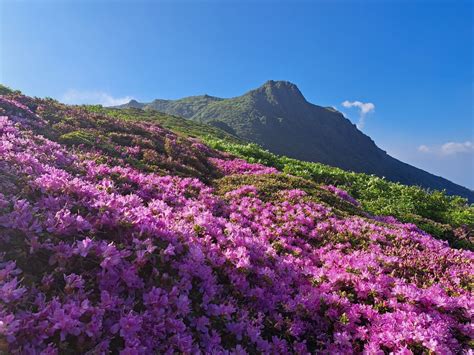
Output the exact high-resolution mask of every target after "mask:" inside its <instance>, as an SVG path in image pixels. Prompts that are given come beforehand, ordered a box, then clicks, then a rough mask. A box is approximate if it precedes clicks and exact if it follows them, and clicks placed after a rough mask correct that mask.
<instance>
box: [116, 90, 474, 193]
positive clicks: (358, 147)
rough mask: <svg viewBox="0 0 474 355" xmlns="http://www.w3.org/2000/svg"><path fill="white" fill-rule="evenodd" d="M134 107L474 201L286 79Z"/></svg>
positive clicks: (299, 155) (280, 150)
mask: <svg viewBox="0 0 474 355" xmlns="http://www.w3.org/2000/svg"><path fill="white" fill-rule="evenodd" d="M129 106H132V107H140V108H143V109H145V110H158V111H162V112H165V113H168V114H173V115H179V116H182V117H185V118H188V119H190V120H193V121H198V122H202V123H208V124H210V125H212V126H215V127H218V128H220V129H221V130H224V131H226V132H228V133H230V134H232V135H237V136H238V137H240V138H241V139H244V140H248V141H250V142H254V143H257V144H259V145H261V146H262V147H264V148H265V149H268V150H270V151H271V152H273V153H275V154H280V155H285V156H288V157H292V158H296V159H301V160H305V161H313V162H319V163H323V164H327V165H331V166H335V167H339V168H342V169H345V170H350V171H354V172H362V173H368V174H375V175H377V176H379V177H385V178H386V179H388V180H390V181H395V182H400V183H402V184H405V185H418V186H423V187H425V188H428V189H436V190H445V191H446V193H447V194H450V195H459V196H463V197H466V198H468V199H469V201H471V202H474V192H473V191H471V190H469V189H467V188H465V187H462V186H460V185H457V184H455V183H452V182H451V181H449V180H446V179H444V178H442V177H439V176H435V175H433V174H430V173H428V172H426V171H423V170H421V169H418V168H416V167H414V166H411V165H408V164H405V163H403V162H401V161H399V160H397V159H395V158H393V157H391V156H390V155H388V154H387V153H386V152H385V151H383V150H382V149H380V148H378V147H377V145H376V144H375V143H374V141H373V140H372V139H371V138H370V137H368V136H366V135H365V134H363V133H362V132H361V131H359V130H358V129H357V127H356V126H355V125H354V124H352V123H351V122H350V121H349V120H348V119H346V118H345V117H344V116H343V115H342V114H341V113H340V112H338V111H337V110H334V109H332V108H327V107H321V106H317V105H314V104H312V103H309V102H308V101H306V99H305V98H304V96H303V95H302V93H301V92H300V90H299V89H298V88H297V87H296V85H294V84H292V83H289V82H286V81H268V82H266V83H265V84H264V85H263V86H261V87H259V88H257V89H255V90H251V91H249V92H248V93H246V94H244V95H242V96H238V97H234V98H230V99H220V98H216V97H212V96H208V95H204V96H192V97H187V98H183V99H179V100H155V101H153V102H151V103H149V104H144V103H138V102H136V101H132V102H130V103H129V104H126V105H122V106H121V107H122V108H123V107H129Z"/></svg>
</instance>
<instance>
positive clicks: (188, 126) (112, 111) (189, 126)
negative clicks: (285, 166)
mask: <svg viewBox="0 0 474 355" xmlns="http://www.w3.org/2000/svg"><path fill="white" fill-rule="evenodd" d="M83 108H84V109H85V110H87V111H89V112H92V113H97V114H103V115H108V116H110V117H114V118H118V119H121V120H125V121H135V122H156V123H159V124H160V125H161V126H163V127H165V128H167V129H170V130H172V131H174V132H176V133H178V134H181V135H184V136H186V137H197V138H205V137H208V136H212V137H217V138H220V139H225V140H226V141H229V142H235V143H237V142H243V141H244V140H242V139H240V138H238V137H237V136H235V135H232V134H230V133H228V132H226V131H225V130H222V129H220V128H218V127H214V126H211V125H208V124H203V123H199V122H195V121H191V120H187V119H185V118H183V117H179V116H173V115H171V114H165V113H162V112H158V111H155V110H142V109H139V108H126V109H121V110H119V109H117V108H108V107H102V106H100V105H93V106H84V107H83Z"/></svg>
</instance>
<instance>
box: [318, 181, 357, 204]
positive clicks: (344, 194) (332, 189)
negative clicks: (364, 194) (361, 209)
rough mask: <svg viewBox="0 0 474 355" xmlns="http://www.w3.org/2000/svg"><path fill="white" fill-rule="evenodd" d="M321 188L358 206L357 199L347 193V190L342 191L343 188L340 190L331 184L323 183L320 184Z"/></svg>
mask: <svg viewBox="0 0 474 355" xmlns="http://www.w3.org/2000/svg"><path fill="white" fill-rule="evenodd" d="M321 188H322V189H324V190H326V191H329V192H332V193H333V194H335V195H336V196H338V197H339V198H342V199H343V200H344V201H347V202H349V203H350V204H353V205H354V206H360V203H359V201H357V200H356V199H355V198H354V197H352V196H351V195H349V193H348V192H347V191H344V190H342V189H340V188H338V187H336V186H333V185H324V186H321Z"/></svg>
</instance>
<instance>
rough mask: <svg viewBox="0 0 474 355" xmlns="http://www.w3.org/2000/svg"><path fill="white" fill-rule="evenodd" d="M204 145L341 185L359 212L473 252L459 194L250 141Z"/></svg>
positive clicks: (466, 208) (473, 209) (471, 215)
mask: <svg viewBox="0 0 474 355" xmlns="http://www.w3.org/2000/svg"><path fill="white" fill-rule="evenodd" d="M206 143H207V144H208V145H210V146H211V147H213V148H215V149H218V150H222V151H226V152H229V153H232V154H234V155H237V156H239V157H241V158H244V159H246V160H248V161H249V162H258V163H262V164H264V165H267V166H272V167H275V168H277V169H279V170H281V171H283V172H286V173H288V174H291V175H293V176H297V177H301V178H304V179H307V180H310V181H312V182H314V183H317V184H332V185H335V186H338V187H341V188H343V189H345V190H346V191H348V192H349V193H350V194H351V195H352V196H353V197H355V198H357V199H358V200H359V202H360V203H361V204H362V207H363V208H364V210H365V211H367V212H369V213H371V214H375V215H385V216H394V217H396V218H398V219H399V220H401V221H404V222H410V223H415V224H416V225H417V226H418V227H420V228H422V229H423V230H425V231H427V232H429V233H431V234H432V235H434V236H436V237H438V238H441V239H444V240H448V241H450V244H451V245H452V246H453V247H458V248H467V249H471V250H474V243H473V229H474V205H469V204H468V203H467V200H466V199H464V198H461V197H457V196H448V195H446V194H445V193H444V192H442V191H426V190H424V189H422V188H420V187H417V186H405V185H402V184H399V183H393V182H390V181H387V180H384V179H381V178H378V177H376V176H373V175H366V174H361V173H353V172H347V171H344V170H342V169H339V168H334V167H330V166H327V165H323V164H319V163H310V162H304V161H300V160H296V159H291V158H287V157H284V156H278V155H275V154H273V153H270V152H268V151H266V150H263V149H262V148H260V147H259V146H257V145H256V144H235V143H232V142H226V141H223V140H219V139H207V141H206Z"/></svg>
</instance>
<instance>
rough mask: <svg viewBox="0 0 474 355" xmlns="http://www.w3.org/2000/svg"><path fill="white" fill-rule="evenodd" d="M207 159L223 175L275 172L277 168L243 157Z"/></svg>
mask: <svg viewBox="0 0 474 355" xmlns="http://www.w3.org/2000/svg"><path fill="white" fill-rule="evenodd" d="M209 160H210V161H211V162H212V163H213V164H214V165H216V166H217V167H218V168H219V170H220V171H222V173H223V174H225V175H232V174H250V175H258V174H277V173H278V170H277V169H275V168H272V167H267V166H264V165H261V164H252V163H248V162H246V161H245V160H243V159H232V160H225V159H219V158H209Z"/></svg>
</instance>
